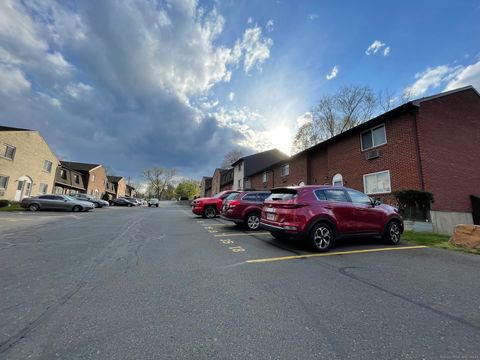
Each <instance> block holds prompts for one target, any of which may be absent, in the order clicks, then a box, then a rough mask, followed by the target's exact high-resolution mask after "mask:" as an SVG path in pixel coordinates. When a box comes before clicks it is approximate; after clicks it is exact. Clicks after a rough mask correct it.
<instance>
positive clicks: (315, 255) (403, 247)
mask: <svg viewBox="0 0 480 360" xmlns="http://www.w3.org/2000/svg"><path fill="white" fill-rule="evenodd" d="M215 236H216V235H215ZM427 247H428V246H422V245H419V246H402V247H394V248H380V249H367V250H352V251H337V252H328V253H320V254H305V255H294V256H283V257H276V258H265V259H254V260H247V261H245V262H246V263H250V264H251V263H264V262H272V261H283V260H294V259H306V258H311V257H320V256H334V255H347V254H361V253H370V252H380V251H394V250H412V249H423V248H427Z"/></svg>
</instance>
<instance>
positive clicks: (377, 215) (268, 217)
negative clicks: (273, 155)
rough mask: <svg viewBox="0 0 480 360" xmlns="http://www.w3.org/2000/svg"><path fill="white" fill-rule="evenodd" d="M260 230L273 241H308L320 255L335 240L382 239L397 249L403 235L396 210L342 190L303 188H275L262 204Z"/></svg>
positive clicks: (363, 196)
mask: <svg viewBox="0 0 480 360" xmlns="http://www.w3.org/2000/svg"><path fill="white" fill-rule="evenodd" d="M260 227H261V228H263V229H266V230H269V231H270V232H271V234H272V235H273V236H274V237H276V238H285V237H290V236H295V237H301V238H302V237H303V238H306V239H308V241H309V243H310V244H311V246H312V247H313V248H314V249H315V250H317V251H320V252H323V251H327V250H328V249H330V247H331V246H332V245H333V244H334V242H335V240H336V239H339V238H343V237H350V236H359V235H360V236H382V237H383V238H384V239H385V240H387V241H388V242H389V243H391V244H394V245H397V244H398V243H399V241H400V235H401V234H402V233H403V219H402V217H401V216H400V214H399V213H398V210H397V209H396V208H394V207H392V206H389V205H385V204H381V203H380V202H379V201H378V200H373V199H371V198H370V197H369V196H367V195H365V194H363V193H361V192H359V191H356V190H353V189H349V188H345V187H334V186H302V187H287V188H276V189H273V190H272V193H271V195H270V196H269V197H268V198H267V199H266V200H265V204H264V206H263V209H262V217H261V219H260Z"/></svg>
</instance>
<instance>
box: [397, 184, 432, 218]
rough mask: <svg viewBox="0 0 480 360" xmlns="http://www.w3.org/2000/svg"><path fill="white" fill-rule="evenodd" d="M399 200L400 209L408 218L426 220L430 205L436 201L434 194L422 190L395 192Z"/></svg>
mask: <svg viewBox="0 0 480 360" xmlns="http://www.w3.org/2000/svg"><path fill="white" fill-rule="evenodd" d="M393 195H394V196H395V198H396V199H397V202H398V210H399V211H400V213H401V214H402V215H403V216H404V217H405V218H407V219H412V220H413V219H418V220H425V219H427V217H428V211H430V205H431V204H432V203H433V202H434V201H435V200H434V198H433V194H432V193H429V192H427V191H420V190H400V191H396V192H394V193H393Z"/></svg>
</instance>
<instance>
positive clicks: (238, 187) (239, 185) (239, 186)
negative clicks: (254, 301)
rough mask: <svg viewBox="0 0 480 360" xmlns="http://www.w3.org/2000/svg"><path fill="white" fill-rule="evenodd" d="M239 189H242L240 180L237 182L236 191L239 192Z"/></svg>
mask: <svg viewBox="0 0 480 360" xmlns="http://www.w3.org/2000/svg"><path fill="white" fill-rule="evenodd" d="M241 188H242V186H241V183H240V180H238V186H237V190H240V189H241Z"/></svg>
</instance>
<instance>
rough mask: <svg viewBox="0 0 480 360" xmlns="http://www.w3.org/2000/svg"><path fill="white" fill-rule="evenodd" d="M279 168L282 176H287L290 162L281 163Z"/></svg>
mask: <svg viewBox="0 0 480 360" xmlns="http://www.w3.org/2000/svg"><path fill="white" fill-rule="evenodd" d="M281 170H282V171H281V174H282V176H287V175H288V174H290V164H285V165H282V169H281Z"/></svg>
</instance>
